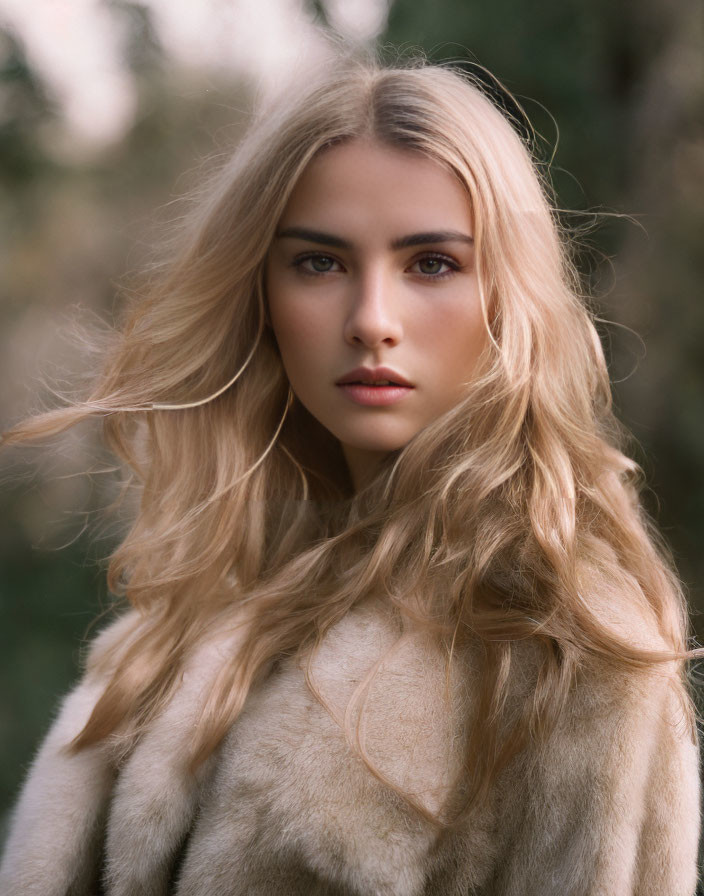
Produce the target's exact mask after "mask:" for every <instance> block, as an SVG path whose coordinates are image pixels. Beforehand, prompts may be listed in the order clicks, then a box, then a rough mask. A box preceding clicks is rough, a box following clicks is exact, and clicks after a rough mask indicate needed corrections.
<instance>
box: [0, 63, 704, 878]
mask: <svg viewBox="0 0 704 896" xmlns="http://www.w3.org/2000/svg"><path fill="white" fill-rule="evenodd" d="M536 171H537V169H536V167H535V165H534V163H533V162H532V160H531V157H530V154H529V152H528V150H527V149H526V147H525V145H524V144H523V142H522V140H521V138H520V137H519V136H518V135H517V134H516V132H515V131H514V130H513V128H512V126H511V124H510V122H509V121H508V120H507V118H506V117H504V115H503V114H502V113H500V112H499V111H498V110H497V108H496V107H495V106H494V105H493V104H492V102H491V101H490V100H489V99H487V97H486V95H485V93H484V92H483V90H482V89H481V87H480V86H479V85H478V84H475V83H474V82H473V81H472V80H471V79H469V78H467V77H465V76H462V75H460V74H459V73H457V72H454V71H451V70H449V69H443V68H435V67H432V66H424V65H417V66H415V67H409V68H404V69H393V68H390V69H384V68H381V67H379V66H377V65H375V64H372V63H361V62H352V63H349V64H347V65H345V66H343V67H342V69H341V70H340V69H338V72H337V73H336V74H334V75H332V74H330V73H328V74H326V75H325V76H323V77H321V78H320V80H319V81H318V82H316V83H314V84H312V85H311V86H309V88H308V89H307V90H305V91H300V90H298V92H297V93H296V95H288V96H286V97H284V98H283V99H282V100H281V101H280V103H279V105H278V106H276V107H275V108H271V109H268V110H267V111H266V113H264V114H261V115H260V116H259V118H258V119H257V120H256V121H255V122H254V123H253V124H252V127H251V129H250V131H249V133H248V135H247V137H246V138H245V140H244V142H243V143H242V145H241V146H240V147H239V149H238V151H237V154H236V155H235V156H234V158H233V159H232V161H231V162H230V163H228V164H227V165H226V166H225V167H224V169H223V170H222V171H221V172H220V174H219V175H218V177H217V178H216V179H215V180H214V181H213V183H212V184H211V185H210V190H209V192H208V193H207V195H205V196H204V197H203V198H202V201H201V202H200V203H199V204H198V207H197V208H196V210H195V211H194V213H193V215H192V217H191V219H190V222H189V229H188V230H187V232H186V233H185V234H184V239H183V243H182V245H181V246H180V247H179V249H178V251H177V252H176V253H175V254H174V258H173V260H172V261H171V263H170V264H169V265H168V266H165V268H164V269H163V270H162V272H161V274H160V275H159V277H157V278H156V279H155V281H154V282H153V284H152V288H151V292H150V293H149V295H147V296H146V297H145V298H142V299H141V300H140V301H139V303H138V304H136V305H135V306H134V307H133V308H132V309H131V311H130V314H129V316H128V318H127V320H126V323H125V325H124V327H123V328H122V330H121V331H120V333H119V334H117V336H116V341H115V345H114V348H113V349H112V352H111V354H110V355H109V357H108V360H107V362H106V365H105V369H104V371H103V374H102V376H101V378H100V380H99V382H98V383H97V385H96V387H95V390H94V392H93V393H92V394H91V395H90V396H89V397H88V398H87V400H86V401H85V402H83V403H82V404H78V405H75V406H72V407H69V408H65V409H61V410H58V411H55V412H52V413H49V414H47V415H44V416H43V417H40V418H38V419H35V420H31V421H29V422H27V423H24V424H22V425H20V426H18V427H16V428H15V429H14V430H13V431H12V432H11V433H10V434H9V435H8V436H7V441H9V442H12V441H19V440H22V439H29V438H36V437H39V436H46V435H50V434H54V433H57V432H60V431H62V430H64V429H65V428H66V427H68V426H70V425H72V424H73V423H75V422H77V421H79V420H81V419H83V418H85V417H87V416H91V415H99V416H101V417H102V418H103V419H104V425H105V433H106V437H107V439H108V442H109V444H110V445H111V446H112V447H113V449H114V450H115V451H116V453H117V454H118V455H119V456H120V457H122V458H123V459H124V460H125V461H126V463H127V465H128V467H129V468H130V469H131V471H132V476H133V478H134V479H135V481H136V482H137V483H138V484H139V488H140V499H141V500H140V505H139V509H138V512H137V515H136V519H135V521H134V525H133V527H132V529H131V531H130V532H129V534H128V536H127V537H126V539H125V540H124V542H123V543H122V545H121V546H120V547H119V548H118V550H117V551H116V553H115V554H114V556H113V558H112V563H111V569H110V584H111V587H112V588H113V590H115V591H116V592H120V591H121V592H122V593H124V594H125V595H126V596H127V598H128V599H129V602H130V603H131V604H132V609H131V610H130V611H129V612H128V613H126V614H125V615H123V616H122V617H120V618H119V619H118V620H117V621H116V622H114V623H113V624H112V625H111V626H109V627H108V628H107V629H106V630H105V631H104V632H103V633H102V634H101V635H100V636H99V637H98V638H97V639H96V641H95V642H94V644H93V645H92V649H91V652H90V656H89V658H88V662H87V668H86V671H85V674H84V677H83V679H82V681H81V682H80V683H79V685H78V686H77V687H76V689H75V690H74V691H73V692H72V693H70V694H69V695H68V697H67V698H66V700H65V702H64V704H63V706H62V708H61V711H60V713H59V716H58V718H57V720H56V722H55V723H54V725H53V727H52V729H51V731H50V732H49V734H48V736H47V738H46V740H45V742H44V744H43V745H42V747H41V749H40V751H39V754H38V756H37V758H36V760H35V762H34V764H33V766H32V768H31V770H30V773H29V777H28V780H27V782H26V784H25V787H24V790H23V792H22V794H21V797H20V800H19V803H18V806H17V809H16V812H15V817H14V821H13V826H12V830H11V833H10V837H9V841H8V844H7V846H6V850H5V858H4V863H3V866H2V877H1V878H0V880H2V885H3V887H4V889H3V890H2V892H3V893H5V892H7V893H15V892H17V893H19V892H21V893H23V894H25V893H26V894H30V893H37V894H39V893H41V894H42V896H47V894H65V893H72V894H84V893H85V894H89V893H94V892H96V891H97V889H98V886H99V884H98V881H99V880H100V881H102V884H101V886H102V888H103V891H104V892H105V893H108V894H110V896H118V894H137V893H167V892H174V893H178V894H179V896H185V894H188V896H191V894H193V896H195V894H209V896H218V894H228V896H230V894H270V893H272V892H279V893H286V894H289V893H301V894H312V893H320V894H372V893H379V894H393V896H407V894H408V896H410V894H419V896H420V894H424V896H426V894H443V896H448V894H458V896H459V894H467V893H470V892H471V893H478V894H501V896H508V894H521V896H526V894H536V896H537V894H540V896H546V894H555V896H557V894H560V896H564V894H580V896H582V894H619V896H621V894H645V893H648V894H652V893H658V894H663V896H665V894H667V896H680V894H681V896H684V894H691V893H692V892H693V891H694V888H695V885H696V850H697V838H698V832H699V814H698V813H699V808H698V795H699V784H698V770H697V749H696V739H695V733H694V726H693V711H692V706H691V701H690V698H689V696H688V693H687V690H686V687H685V683H684V678H683V675H684V673H683V661H684V659H685V658H686V656H687V651H686V645H687V642H686V614H685V608H684V604H683V600H682V596H681V590H680V586H679V583H678V580H677V577H676V575H675V574H674V572H673V571H672V569H671V568H670V566H669V565H668V563H667V561H666V559H665V553H664V550H663V549H662V548H661V547H660V545H659V542H658V540H657V536H656V534H655V533H654V531H653V530H652V528H651V526H650V523H649V522H648V520H647V518H646V516H645V514H644V512H643V511H642V509H641V507H640V505H639V503H638V497H637V491H636V481H637V474H638V472H639V471H638V468H637V466H636V464H635V463H634V462H633V461H632V460H630V459H629V458H627V457H626V456H625V455H624V454H623V453H622V451H621V448H620V446H622V444H623V438H624V437H623V435H622V432H621V430H620V428H619V426H618V424H617V423H616V421H615V418H614V417H613V414H612V410H611V399H610V388H609V382H608V376H607V371H606V367H605V363H604V358H603V355H602V351H601V347H600V343H599V339H598V337H597V335H596V332H595V329H594V326H593V323H592V320H591V318H590V315H589V313H588V311H587V310H586V309H585V306H584V304H583V302H582V301H581V298H580V295H579V280H578V277H577V275H576V273H575V271H574V269H573V267H572V265H571V264H570V261H569V253H568V248H569V246H568V244H567V241H566V239H565V237H564V236H563V235H561V234H560V232H559V229H558V226H557V224H556V221H555V217H554V215H553V213H552V210H551V207H550V205H549V203H548V201H547V199H546V191H545V189H544V186H543V185H542V184H541V181H540V178H539V176H538V174H537V173H536Z"/></svg>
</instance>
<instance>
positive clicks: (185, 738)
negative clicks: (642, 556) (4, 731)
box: [0, 602, 699, 896]
mask: <svg viewBox="0 0 704 896" xmlns="http://www.w3.org/2000/svg"><path fill="white" fill-rule="evenodd" d="M136 619H137V618H136V616H135V615H134V613H130V614H127V615H126V616H124V617H123V618H121V619H120V620H118V621H117V622H116V623H114V624H113V625H112V626H110V627H109V628H108V629H106V630H105V631H104V632H103V633H102V634H101V635H100V636H99V637H98V638H97V639H96V641H95V643H94V645H93V649H92V654H91V658H89V662H88V667H87V671H86V673H85V675H84V677H83V680H82V681H81V682H80V683H79V684H78V686H77V687H76V688H75V689H74V690H73V691H72V692H71V693H70V694H69V695H68V696H67V697H66V699H65V700H64V702H63V705H62V706H61V709H60V711H59V714H58V717H57V719H56V721H55V722H54V724H53V726H52V728H51V729H50V731H49V733H48V735H47V737H46V739H45V740H44V743H43V744H42V746H41V748H40V750H39V753H38V755H37V757H36V759H35V760H34V763H33V765H32V767H31V769H30V772H29V775H28V779H27V781H26V783H25V785H24V788H23V790H22V793H21V795H20V798H19V802H18V805H17V807H16V809H15V813H14V817H13V820H12V825H11V829H10V835H9V838H8V842H7V844H6V847H5V854H4V859H3V863H2V866H1V869H0V893H1V894H2V896H67V894H71V896H96V894H106V896H147V894H150V896H157V894H159V896H167V894H177V896H245V894H246V896H272V894H276V896H294V894H301V896H304V894H305V896H315V894H321V896H322V894H325V896H377V894H378V896H382V894H383V896H432V894H437V896H469V894H475V896H634V894H638V896H692V894H693V893H694V890H695V887H696V878H697V867H696V865H697V843H698V835H699V777H698V752H697V747H696V745H695V743H693V741H692V735H691V733H690V731H689V728H688V725H687V724H686V721H685V715H684V713H683V708H682V706H683V704H682V701H681V699H680V698H681V696H682V693H681V685H680V684H679V682H678V681H677V679H676V677H675V676H674V674H672V673H671V672H670V671H668V670H667V669H663V668H661V669H660V670H658V671H654V672H649V673H647V674H646V673H638V674H635V673H628V674H626V673H624V674H622V675H616V674H615V673H614V672H613V670H611V671H607V670H605V669H603V668H602V669H599V668H598V667H597V666H596V665H595V666H594V668H591V669H585V671H584V674H583V675H582V676H581V679H580V682H579V684H578V686H577V687H576V688H575V692H574V694H573V696H572V698H571V703H570V705H569V707H568V710H567V712H565V713H564V714H563V716H562V717H561V721H560V722H559V724H558V727H557V729H556V730H555V731H554V733H553V734H552V736H551V737H550V738H549V740H547V741H546V742H544V743H542V744H541V745H540V746H537V745H536V746H535V747H533V748H528V749H526V750H524V751H523V752H522V753H521V754H520V755H519V756H518V757H517V758H516V759H514V760H513V761H512V763H511V764H510V765H509V766H508V767H507V768H506V769H505V771H504V772H502V773H501V775H500V777H499V779H498V781H497V782H496V785H495V787H494V788H493V790H492V793H491V795H490V797H489V799H488V801H487V803H486V804H485V805H484V806H483V807H482V808H481V810H477V811H475V812H474V814H473V815H471V816H470V818H469V819H468V820H467V822H466V823H463V824H462V825H461V826H460V827H459V828H457V829H450V830H447V829H445V830H439V829H438V828H437V827H436V826H435V825H433V824H432V823H431V822H430V821H428V820H426V819H425V818H424V817H423V815H422V813H419V812H418V811H416V809H414V808H412V806H410V805H409V803H408V802H407V801H405V800H404V799H402V798H401V797H400V796H399V795H398V793H397V791H396V790H395V789H394V788H400V789H402V790H403V791H404V792H405V793H407V794H410V796H411V798H412V799H413V800H414V801H415V802H416V803H417V804H418V805H420V806H422V807H423V808H425V809H426V810H429V811H430V812H434V811H437V810H438V809H439V808H440V807H441V806H442V805H443V803H445V802H446V800H447V799H448V797H450V796H451V794H452V792H453V788H454V789H456V787H457V782H458V781H460V780H461V757H462V752H463V750H462V746H463V742H464V738H465V736H466V731H467V725H468V724H469V722H468V721H467V720H468V718H471V706H472V701H473V699H474V695H473V690H472V681H473V680H476V669H477V663H478V662H479V655H478V654H473V653H472V651H469V650H468V651H467V652H466V653H464V654H463V655H461V656H460V657H459V658H458V660H457V662H453V664H452V667H451V669H452V671H451V676H450V679H449V687H448V686H447V684H448V682H447V680H446V674H445V670H446V664H445V659H446V658H445V655H444V654H442V652H441V650H440V648H439V647H438V646H436V645H435V644H434V642H432V641H431V640H430V638H429V637H428V636H426V635H424V634H421V633H420V632H418V631H417V630H415V629H414V628H413V626H412V625H410V624H408V623H402V622H401V621H400V620H399V619H398V618H397V617H396V616H395V615H394V613H393V612H392V611H391V610H389V609H388V608H385V607H384V605H383V604H381V603H379V602H367V603H366V604H363V605H361V606H360V607H358V608H356V609H355V610H354V611H352V612H351V613H350V614H349V615H348V616H347V617H346V618H345V619H344V620H343V621H342V622H341V623H339V624H338V625H337V626H336V627H335V628H333V629H332V630H331V631H330V632H329V633H328V635H327V636H326V638H325V640H324V641H323V644H322V645H321V647H320V649H319V651H318V653H317V655H316V657H315V659H314V662H313V666H312V681H313V684H314V686H315V689H316V690H317V692H318V694H317V696H316V695H314V694H313V693H312V692H311V689H310V688H309V687H307V686H306V682H305V679H304V675H303V671H302V669H301V667H300V663H299V662H295V661H294V660H292V659H288V660H285V661H282V662H281V663H280V664H279V665H278V666H277V667H276V668H275V670H274V671H273V672H272V674H271V675H270V676H269V677H268V678H266V679H265V680H264V681H263V683H261V684H260V685H258V686H257V688H256V689H255V690H254V691H253V692H252V693H251V694H250V697H249V698H248V702H247V704H246V707H245V710H244V712H243V714H242V715H241V716H240V717H239V719H238V720H237V722H236V723H235V724H234V726H233V727H232V728H231V730H230V732H229V734H228V736H227V737H226V739H225V740H224V741H223V743H222V744H221V747H220V748H219V750H218V751H217V752H216V753H215V754H213V755H212V756H211V758H210V759H209V760H208V761H207V762H206V763H205V765H204V766H202V767H201V769H200V771H199V772H198V773H197V775H196V776H195V777H193V776H190V777H189V776H186V775H184V774H183V771H182V764H181V760H182V756H183V755H184V753H185V750H186V748H187V746H188V743H189V738H190V734H191V732H192V730H193V726H194V724H195V721H196V719H197V716H198V711H199V707H200V705H201V702H202V699H203V696H204V694H205V693H206V692H207V689H208V687H209V684H210V682H211V681H212V680H213V678H214V676H215V675H216V673H217V671H218V668H219V667H220V664H221V663H222V661H223V658H224V657H226V656H227V655H229V654H231V652H232V651H233V650H236V649H237V637H236V636H234V635H232V634H230V635H223V636H222V637H221V638H220V640H218V641H216V640H213V641H211V642H210V643H208V644H206V645H205V646H203V647H202V648H201V649H200V650H199V652H197V653H195V654H194V656H193V658H192V660H191V662H190V663H189V664H188V665H187V667H186V668H185V670H184V673H183V676H182V680H181V682H180V684H179V687H178V689H177V691H176V692H175V695H174V697H173V698H172V699H171V701H170V703H169V704H168V706H167V708H166V709H165V711H164V712H163V713H162V715H161V716H160V717H159V718H157V719H156V721H154V722H152V724H151V726H150V727H149V729H148V730H147V731H146V732H145V733H144V734H143V735H142V736H141V738H140V740H139V741H138V743H137V746H136V747H135V748H134V749H133V750H132V752H131V753H130V754H129V756H128V757H127V758H123V759H122V760H121V761H119V762H118V760H117V758H116V753H115V750H114V745H113V746H111V744H110V743H109V742H105V743H104V744H101V745H99V746H93V747H90V748H88V749H84V750H82V751H80V752H78V753H76V754H69V753H66V752H65V751H63V750H62V748H63V747H64V746H65V745H66V744H67V743H68V742H69V741H70V740H71V739H72V738H73V737H74V736H75V735H76V734H77V733H78V732H79V731H80V730H81V728H82V726H83V725H84V723H85V722H86V720H87V718H88V716H89V714H90V712H91V709H92V707H93V705H94V703H95V701H96V699H97V697H98V696H99V694H100V692H101V688H102V687H103V686H104V681H101V679H100V677H99V675H98V674H97V672H96V664H95V658H96V656H98V655H99V654H100V652H101V651H102V650H104V649H105V647H106V646H107V645H108V644H109V643H111V642H113V641H115V640H116V639H117V640H118V641H119V640H120V639H123V638H124V637H125V635H126V633H127V632H129V631H130V630H131V628H132V627H133V626H134V625H135V624H136ZM533 659H534V658H533V657H532V656H531V651H530V649H529V647H528V646H526V647H524V648H522V653H519V654H518V656H517V662H516V663H514V664H513V665H512V669H511V681H512V691H511V695H510V698H509V699H513V700H515V701H516V705H519V704H520V702H521V701H522V700H523V699H525V697H526V695H527V694H528V693H529V692H528V688H529V687H530V680H531V670H532V668H533V665H534V664H533ZM374 672H375V673H376V674H375V675H373V673H374ZM362 705H364V712H363V716H362V723H361V725H360V728H359V730H360V732H361V733H360V738H359V741H360V742H359V743H357V744H351V743H350V742H349V740H348V738H347V737H346V736H345V729H344V724H345V713H347V714H348V716H347V719H348V721H349V722H351V723H352V725H353V727H356V723H357V721H358V720H359V713H360V712H361V707H362ZM362 750H363V752H364V754H365V755H366V757H367V758H368V760H369V762H370V763H371V765H372V766H373V767H374V769H375V770H376V774H372V772H371V771H370V770H369V768H368V766H367V765H366V764H365V763H364V762H363V761H362V759H361V758H360V751H362Z"/></svg>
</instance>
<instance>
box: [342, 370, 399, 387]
mask: <svg viewBox="0 0 704 896" xmlns="http://www.w3.org/2000/svg"><path fill="white" fill-rule="evenodd" d="M378 380H389V381H390V382H392V383H397V384H398V385H399V386H412V384H411V383H409V382H408V380H407V379H406V378H405V377H403V376H401V374H400V373H397V372H396V371H395V370H392V369H391V368H390V367H355V369H354V370H350V372H349V373H346V374H345V375H344V376H341V377H340V379H339V380H338V381H337V384H336V385H338V386H341V385H342V384H343V383H374V382H377V381H378Z"/></svg>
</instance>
